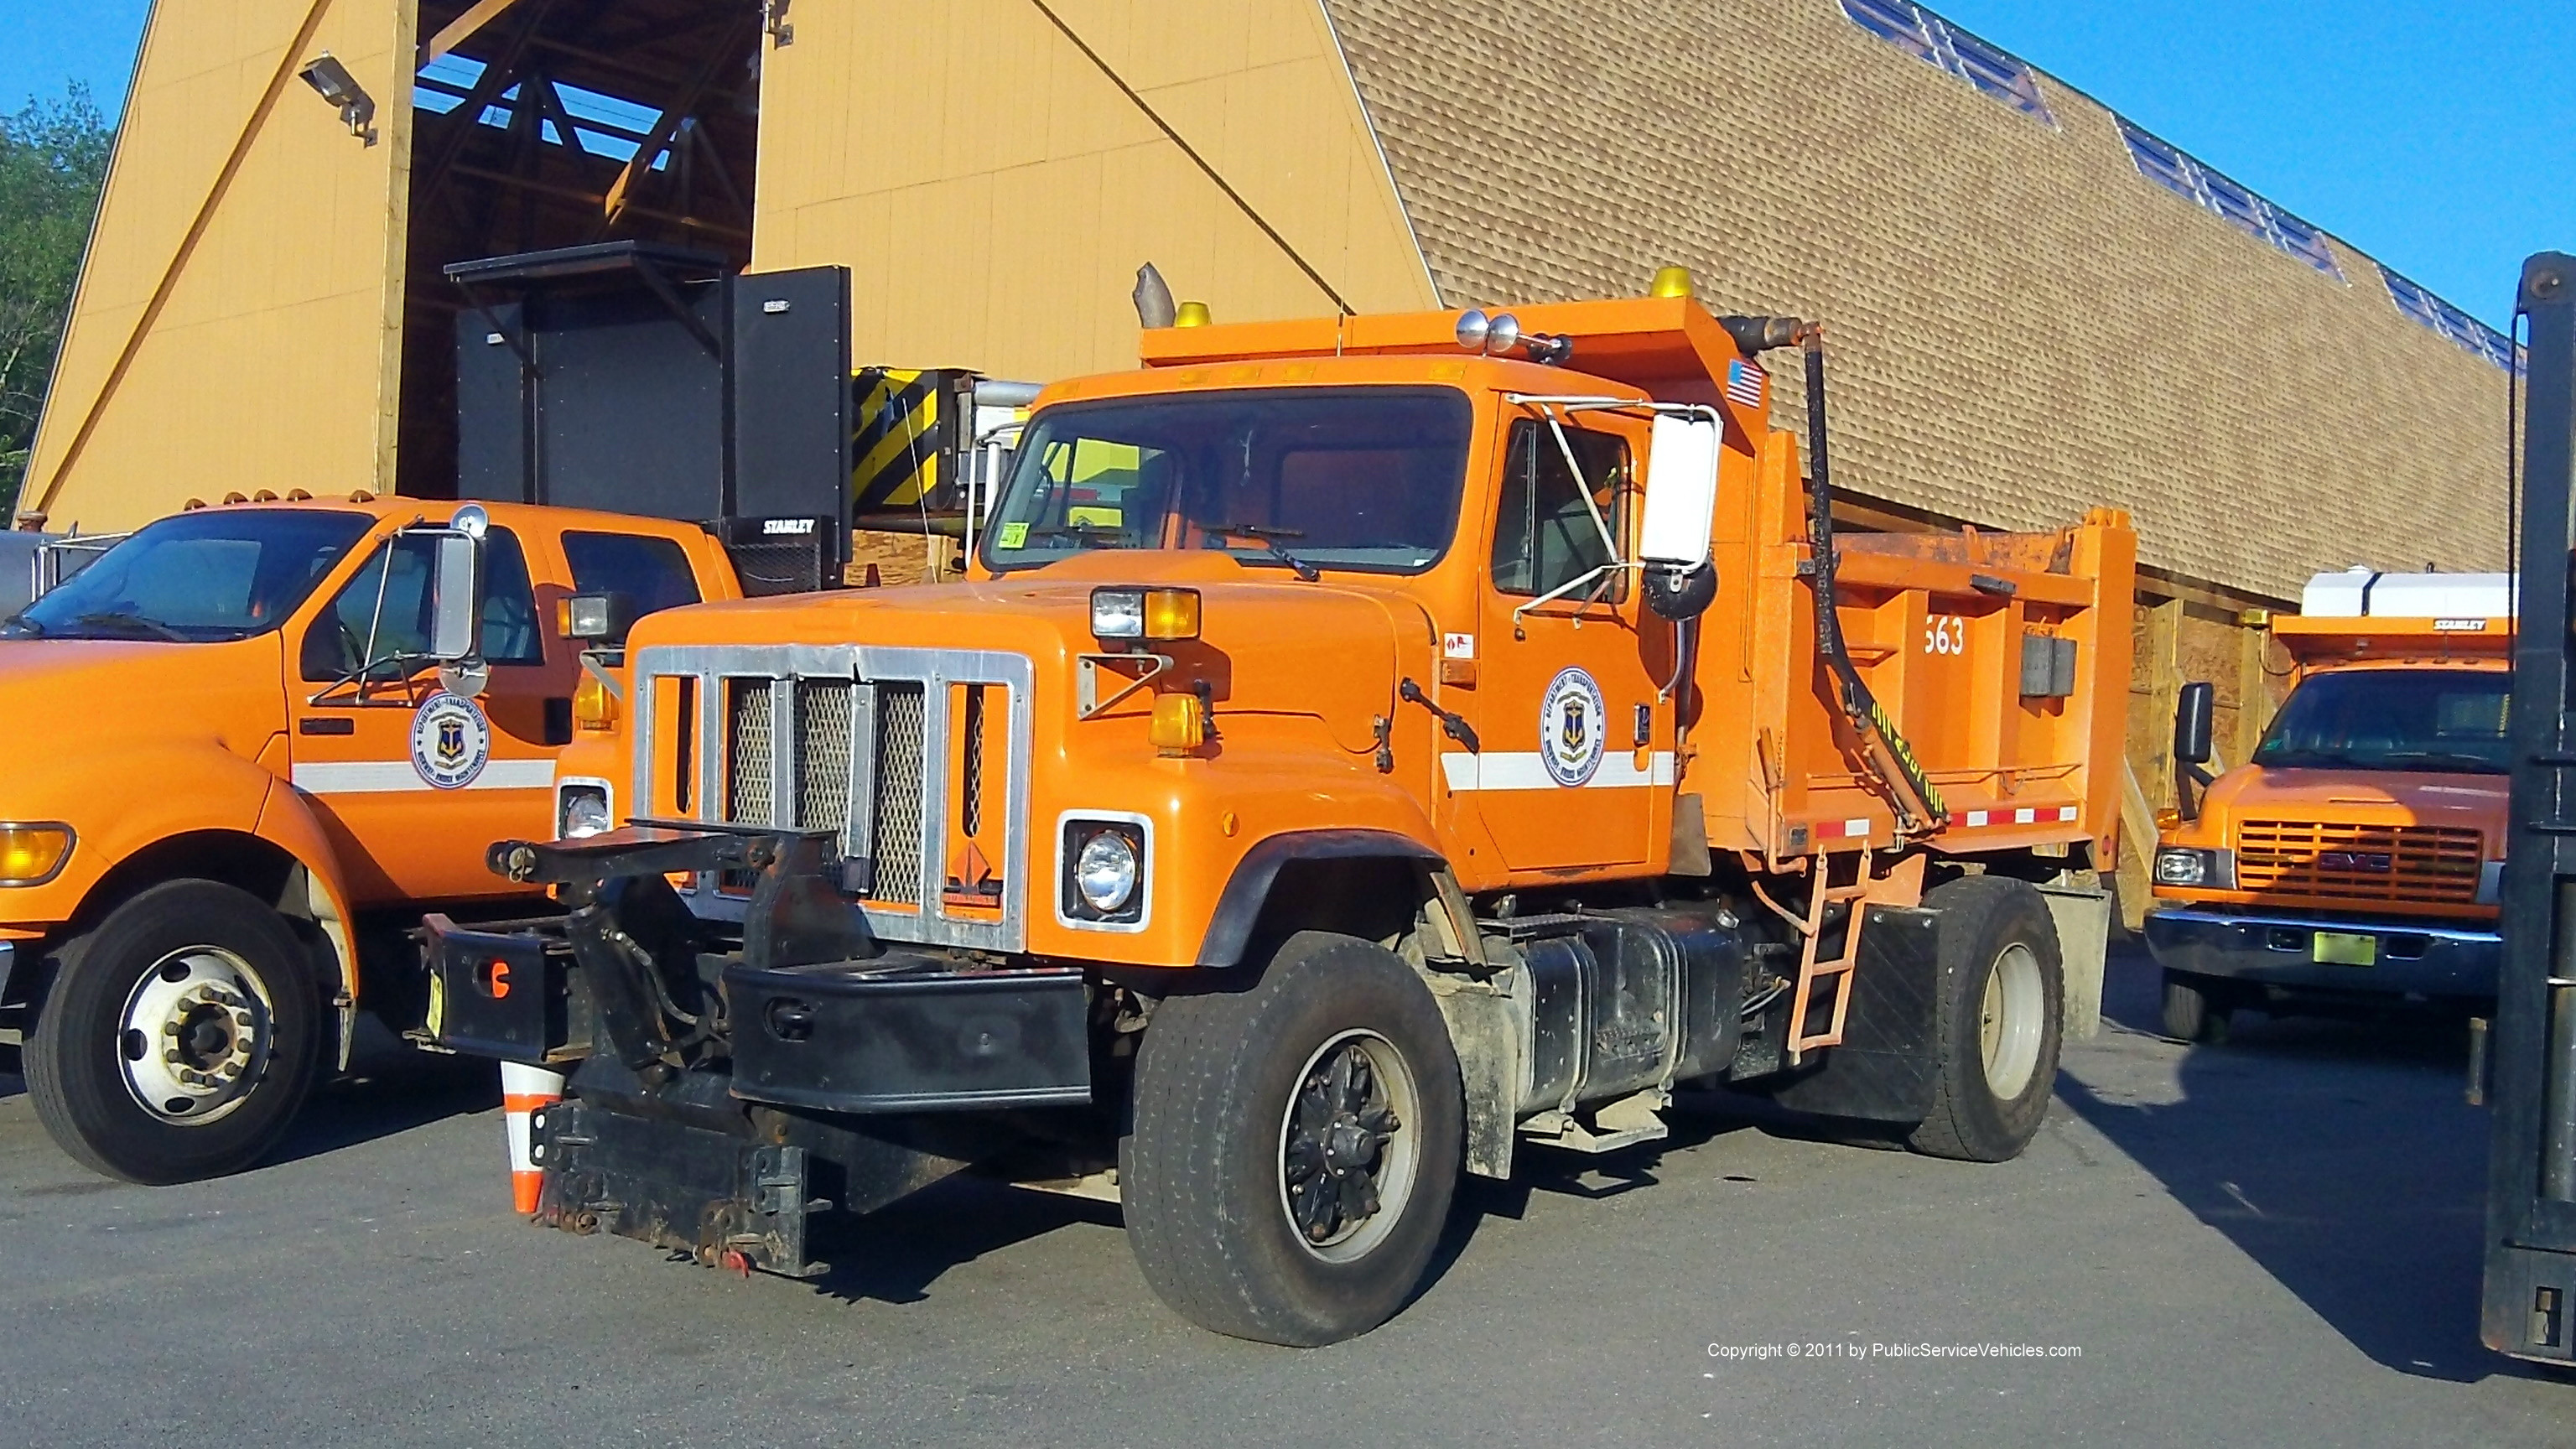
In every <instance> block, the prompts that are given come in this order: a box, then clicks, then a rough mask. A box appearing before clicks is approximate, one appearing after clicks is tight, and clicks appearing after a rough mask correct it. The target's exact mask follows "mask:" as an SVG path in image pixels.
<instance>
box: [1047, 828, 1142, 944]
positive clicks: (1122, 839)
mask: <svg viewBox="0 0 2576 1449" xmlns="http://www.w3.org/2000/svg"><path fill="white" fill-rule="evenodd" d="M1145 868H1146V848H1145V825H1144V822H1143V821H1141V820H1137V821H1127V820H1096V819H1094V820H1080V819H1072V820H1067V821H1066V822H1065V823H1064V886H1063V890H1064V894H1063V898H1062V901H1061V903H1060V905H1059V914H1060V915H1061V916H1062V918H1063V920H1064V921H1065V923H1066V924H1068V925H1076V926H1108V927H1118V928H1125V929H1134V928H1137V927H1140V926H1142V925H1143V924H1144V921H1145V895H1146V881H1145Z"/></svg>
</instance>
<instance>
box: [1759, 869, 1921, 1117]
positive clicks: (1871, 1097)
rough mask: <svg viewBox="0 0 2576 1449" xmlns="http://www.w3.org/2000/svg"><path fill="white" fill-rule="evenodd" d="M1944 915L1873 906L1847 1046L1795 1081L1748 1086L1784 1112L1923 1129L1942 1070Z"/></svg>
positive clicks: (1805, 1068)
mask: <svg viewBox="0 0 2576 1449" xmlns="http://www.w3.org/2000/svg"><path fill="white" fill-rule="evenodd" d="M1940 924H1941V917H1940V915H1939V913H1938V912H1934V911H1924V910H1913V909H1907V908H1902V907H1892V906H1871V907H1870V908H1869V928H1868V929H1867V930H1866V931H1864V932H1863V933H1862V934H1861V948H1860V966H1859V969H1858V970H1856V971H1855V972H1854V973H1853V974H1852V999H1851V1013H1850V1015H1849V1017H1848V1018H1846V1020H1845V1022H1844V1025H1843V1040H1842V1044H1841V1045H1839V1046H1835V1047H1829V1048H1827V1049H1826V1050H1825V1051H1823V1052H1822V1053H1820V1054H1819V1058H1820V1059H1816V1060H1811V1061H1810V1063H1809V1064H1808V1065H1806V1066H1803V1067H1800V1068H1797V1069H1796V1070H1795V1071H1794V1072H1793V1073H1792V1074H1791V1075H1788V1076H1786V1077H1779V1078H1773V1079H1770V1080H1768V1081H1761V1082H1753V1083H1746V1084H1742V1089H1743V1090H1747V1091H1753V1092H1759V1093H1762V1094H1763V1095H1766V1096H1768V1097H1770V1098H1771V1099H1772V1100H1773V1101H1775V1102H1778V1103H1779V1104H1780V1105H1781V1106H1783V1107H1788V1108H1792V1109H1794V1110H1797V1111H1800V1112H1814V1113H1818V1114H1820V1115H1823V1116H1828V1117H1854V1118H1859V1119H1861V1120H1864V1121H1870V1122H1902V1123H1909V1124H1910V1123H1915V1122H1920V1121H1922V1120H1923V1118H1924V1116H1925V1114H1927V1113H1929V1112H1930V1111H1931V1110H1932V1088H1933V1083H1934V1079H1935V1077H1936V1075H1937V1074H1938V1072H1939V1070H1940V1061H1939V1057H1940V1052H1939V1044H1938V1043H1937V1042H1936V1041H1935V1040H1934V1039H1933V1037H1934V1031H1935V1023H1936V1022H1938V1020H1939V1013H1940V1009H1941V1005H1940V1003H1941V962H1940Z"/></svg>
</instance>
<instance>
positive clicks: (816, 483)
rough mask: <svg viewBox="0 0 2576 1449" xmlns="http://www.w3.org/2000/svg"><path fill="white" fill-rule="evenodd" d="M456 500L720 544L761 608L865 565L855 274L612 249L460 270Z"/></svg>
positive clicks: (643, 246)
mask: <svg viewBox="0 0 2576 1449" xmlns="http://www.w3.org/2000/svg"><path fill="white" fill-rule="evenodd" d="M447 275H448V277H449V279H450V280H452V281H453V282H454V283H455V284H456V285H457V286H458V287H459V288H460V289H461V290H462V292H463V299H464V301H465V303H466V305H465V306H464V307H463V308H461V309H460V310H459V311H458V313H457V318H456V414H457V416H456V444H457V449H456V451H457V478H456V490H457V496H458V497H460V498H474V499H483V500H487V501H497V502H511V503H545V504H553V505H557V506H560V507H567V508H590V509H598V510H601V511H604V512H610V513H629V514H638V515H643V516H647V517H653V518H681V519H695V520H700V521H703V522H706V523H707V524H709V525H710V526H711V527H717V528H719V530H720V531H721V532H723V533H724V535H725V542H726V543H727V544H728V546H732V547H735V548H737V549H752V550H755V551H757V557H756V560H755V561H756V562H757V563H758V565H759V566H758V567H757V568H754V569H752V570H750V575H752V576H747V577H746V578H745V580H744V584H745V589H746V591H747V592H752V593H776V592H785V591H787V590H789V589H812V588H819V587H822V586H823V585H824V584H826V583H829V582H834V581H836V580H837V579H838V577H839V574H840V570H841V566H842V565H843V564H844V563H846V562H847V548H848V543H847V529H848V524H849V501H848V500H849V488H850V433H851V407H852V402H851V384H850V323H849V318H850V274H849V271H848V269H846V268H843V267H809V268H805V269H802V270H797V271H786V272H764V273H749V274H737V273H735V272H733V271H731V270H730V269H729V268H727V267H726V265H725V264H724V263H723V262H722V261H720V260H719V259H717V258H714V257H710V256H705V255H702V254H699V253H696V252H691V251H687V250H684V249H681V248H676V247H666V246H656V245H651V244H648V243H643V242H632V241H621V242H604V243H600V244H598V245H593V246H580V247H565V248H561V249H558V250H555V251H545V252H529V253H524V254H521V255H517V256H506V257H491V258H487V259H484V260H480V261H471V262H459V263H456V264H455V265H453V266H450V267H448V268H447Z"/></svg>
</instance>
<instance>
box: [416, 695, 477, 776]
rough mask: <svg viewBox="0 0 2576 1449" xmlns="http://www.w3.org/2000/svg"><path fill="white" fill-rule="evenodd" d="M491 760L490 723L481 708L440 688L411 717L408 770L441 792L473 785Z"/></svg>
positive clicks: (461, 696) (460, 696) (463, 697)
mask: <svg viewBox="0 0 2576 1449" xmlns="http://www.w3.org/2000/svg"><path fill="white" fill-rule="evenodd" d="M491 759H492V722H491V721H490V720H487V719H485V718H484V717H483V709H482V706H480V705H477V704H476V703H475V702H474V701H472V700H470V699H467V698H466V697H465V696H463V695H461V694H451V693H449V692H448V691H446V690H444V689H442V690H440V691H438V692H437V693H436V694H433V695H431V696H430V697H429V698H428V699H425V700H423V701H421V706H420V712H419V713H417V714H414V715H413V716H412V717H411V767H412V768H413V769H414V770H417V771H418V772H420V777H421V778H422V779H423V780H426V781H428V782H429V783H430V785H431V786H432V787H434V788H436V789H440V790H462V789H464V788H465V787H466V786H468V785H471V784H473V783H474V777H475V776H477V775H480V774H482V773H483V767H484V766H485V765H486V764H489V763H490V762H491Z"/></svg>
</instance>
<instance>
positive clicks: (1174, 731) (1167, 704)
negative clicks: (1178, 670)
mask: <svg viewBox="0 0 2576 1449" xmlns="http://www.w3.org/2000/svg"><path fill="white" fill-rule="evenodd" d="M1152 737H1153V741H1154V748H1155V749H1156V750H1158V751H1160V752H1162V753H1163V754H1166V755H1186V754H1188V753H1189V752H1190V751H1192V750H1195V749H1197V748H1198V747H1199V746H1201V745H1203V744H1206V743H1207V711H1206V708H1205V707H1204V706H1202V705H1201V704H1200V703H1199V700H1198V696H1197V695H1194V694H1165V695H1158V696H1156V697H1155V699H1154V724H1153V729H1152Z"/></svg>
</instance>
